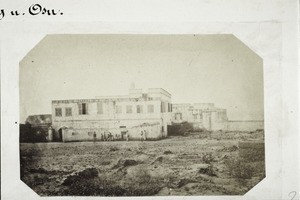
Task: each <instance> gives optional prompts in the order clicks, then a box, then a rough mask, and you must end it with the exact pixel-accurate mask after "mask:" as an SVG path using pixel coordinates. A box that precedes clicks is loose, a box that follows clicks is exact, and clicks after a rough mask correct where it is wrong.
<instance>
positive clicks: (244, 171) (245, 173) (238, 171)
mask: <svg viewBox="0 0 300 200" xmlns="http://www.w3.org/2000/svg"><path fill="white" fill-rule="evenodd" d="M225 166H226V168H227V170H228V173H229V175H230V176H231V177H233V178H236V179H250V178H252V176H253V173H254V168H253V167H252V166H251V165H250V164H248V163H246V162H245V161H244V160H242V159H227V160H226V161H225Z"/></svg>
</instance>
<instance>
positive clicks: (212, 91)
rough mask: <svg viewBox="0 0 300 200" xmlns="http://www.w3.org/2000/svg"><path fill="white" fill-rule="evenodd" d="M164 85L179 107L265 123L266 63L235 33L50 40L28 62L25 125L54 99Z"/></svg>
mask: <svg viewBox="0 0 300 200" xmlns="http://www.w3.org/2000/svg"><path fill="white" fill-rule="evenodd" d="M131 82H134V83H135V86H136V88H144V89H146V88H156V87H158V88H164V89H165V90H167V91H168V92H170V93H171V94H172V102H173V103H215V105H216V106H217V107H221V108H225V109H227V113H228V117H229V119H231V120H247V119H250V120H261V119H263V61H262V59H261V58H260V57H259V56H258V55H256V54H255V53H254V52H253V51H252V50H250V49H249V48H248V47H247V46H246V45H245V44H243V43H242V42H241V41H239V40H238V39H237V38H236V37H234V36H233V35H49V36H46V37H45V38H44V39H43V40H42V41H41V42H40V43H39V44H38V45H36V46H35V47H34V48H33V49H32V51H31V52H29V53H28V54H27V56H26V57H25V58H24V59H23V60H22V61H21V62H20V112H21V113H20V120H21V121H20V122H21V123H23V122H24V121H25V119H26V118H27V116H28V115H34V114H50V113H51V100H55V99H81V98H83V99H85V98H94V97H95V96H106V95H126V94H128V89H129V87H130V83H131Z"/></svg>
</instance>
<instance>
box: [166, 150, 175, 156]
mask: <svg viewBox="0 0 300 200" xmlns="http://www.w3.org/2000/svg"><path fill="white" fill-rule="evenodd" d="M172 153H173V152H172V151H170V150H167V151H164V154H166V155H167V154H172Z"/></svg>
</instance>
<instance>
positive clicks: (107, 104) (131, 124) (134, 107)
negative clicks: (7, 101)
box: [52, 87, 172, 142]
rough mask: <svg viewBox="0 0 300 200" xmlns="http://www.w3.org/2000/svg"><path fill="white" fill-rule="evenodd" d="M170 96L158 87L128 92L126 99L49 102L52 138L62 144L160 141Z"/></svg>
mask: <svg viewBox="0 0 300 200" xmlns="http://www.w3.org/2000/svg"><path fill="white" fill-rule="evenodd" d="M171 112H172V106H171V94H170V93H168V92H167V91H166V90H164V89H161V88H151V89H148V91H147V93H143V91H142V89H135V88H134V87H131V89H129V95H126V96H105V97H96V98H95V99H74V100H54V101H52V128H53V129H54V130H53V131H54V133H53V138H54V139H55V138H59V139H61V141H64V142H67V141H88V140H101V139H103V137H107V135H112V136H113V137H114V138H118V139H121V140H125V139H127V137H128V138H129V139H130V140H131V139H140V138H141V136H142V134H143V137H144V138H146V139H160V138H164V137H166V136H167V125H170V124H171Z"/></svg>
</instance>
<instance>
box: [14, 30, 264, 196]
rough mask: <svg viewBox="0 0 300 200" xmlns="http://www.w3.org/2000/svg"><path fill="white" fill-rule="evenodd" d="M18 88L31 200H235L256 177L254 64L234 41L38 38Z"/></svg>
mask: <svg viewBox="0 0 300 200" xmlns="http://www.w3.org/2000/svg"><path fill="white" fill-rule="evenodd" d="M19 79H20V80H19V84H20V85H19V88H20V138H19V139H20V172H21V173H20V176H21V177H20V178H21V180H22V181H23V182H24V183H25V184H26V185H28V186H29V187H30V188H31V189H32V190H33V191H35V192H36V193H37V194H38V195H40V196H203V195H209V196H211V195H214V196H223V195H244V194H245V193H247V192H248V191H249V190H251V189H252V188H253V187H254V186H256V185H257V184H258V183H259V182H260V181H261V180H263V179H264V178H265V176H266V172H265V141H264V127H265V126H264V91H263V90H264V82H263V60H262V58H261V57H260V56H258V55H257V54H256V53H255V52H254V51H253V50H251V49H250V48H249V47H248V46H247V45H246V44H244V43H243V42H242V41H241V40H239V39H238V38H237V37H235V36H234V35H230V34H228V35H226V34H225V35H222V34H212V35H201V34H196V35H193V34H186V35H184V34H183V35H134V34H132V35H122V34H120V35H114V34H111V35H110V34H107V35H101V34H98V35H97V34H94V35H76V34H75V35H73V34H72V35H68V34H62V35H59V34H58V35H47V36H46V37H44V38H43V39H42V40H41V41H40V42H39V43H38V44H37V45H36V46H35V47H33V48H32V49H31V50H30V51H29V52H28V53H27V55H26V56H25V57H24V58H23V59H22V61H20V66H19Z"/></svg>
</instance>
